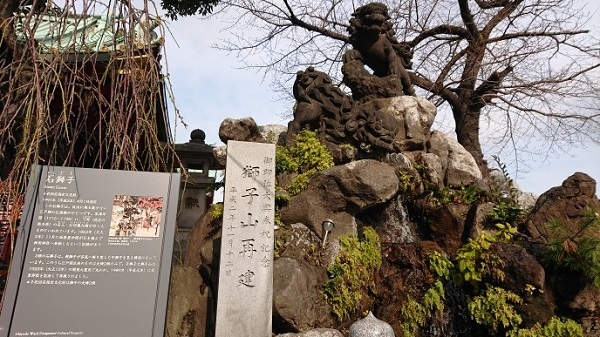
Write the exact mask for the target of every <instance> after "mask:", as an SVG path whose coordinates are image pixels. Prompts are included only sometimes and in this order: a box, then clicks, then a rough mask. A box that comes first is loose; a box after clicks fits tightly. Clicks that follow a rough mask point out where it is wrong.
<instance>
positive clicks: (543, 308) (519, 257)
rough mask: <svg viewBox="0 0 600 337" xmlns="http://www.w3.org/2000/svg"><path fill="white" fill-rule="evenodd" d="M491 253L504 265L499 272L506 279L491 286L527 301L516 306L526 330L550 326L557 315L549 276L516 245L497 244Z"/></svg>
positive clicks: (529, 255) (532, 258)
mask: <svg viewBox="0 0 600 337" xmlns="http://www.w3.org/2000/svg"><path fill="white" fill-rule="evenodd" d="M490 252H492V254H495V255H496V256H498V257H499V258H500V260H501V261H503V262H504V266H502V267H501V268H500V269H501V270H502V271H503V272H504V279H503V280H495V281H492V283H496V284H497V285H498V286H500V287H502V288H504V289H506V290H510V291H512V292H514V293H516V294H518V295H519V296H521V297H522V298H523V300H524V301H523V303H522V304H520V305H516V306H515V307H516V309H517V312H518V313H519V314H520V315H521V318H523V323H522V324H523V327H531V326H533V325H534V324H535V323H536V322H541V323H545V322H547V321H548V320H549V319H550V318H551V317H552V316H553V315H554V310H555V305H554V298H553V297H552V296H551V292H550V291H549V289H546V273H545V271H544V268H543V267H542V265H540V263H539V262H538V261H537V260H536V258H535V257H534V256H533V255H531V254H529V253H528V252H527V251H526V250H525V248H523V247H520V246H517V245H514V244H508V243H494V244H493V245H492V247H491V248H490ZM530 287H533V288H530ZM525 289H531V291H529V292H527V291H525Z"/></svg>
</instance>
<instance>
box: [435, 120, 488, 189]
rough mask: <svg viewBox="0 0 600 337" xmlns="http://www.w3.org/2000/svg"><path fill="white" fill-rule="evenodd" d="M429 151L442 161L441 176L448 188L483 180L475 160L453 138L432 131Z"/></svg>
mask: <svg viewBox="0 0 600 337" xmlns="http://www.w3.org/2000/svg"><path fill="white" fill-rule="evenodd" d="M428 151H429V152H430V153H434V154H436V155H437V156H438V157H439V158H440V160H441V161H442V172H441V174H440V175H441V176H442V177H443V179H444V183H445V185H446V186H448V187H455V188H456V187H460V186H462V185H469V184H472V183H475V182H478V181H479V180H481V179H482V174H481V170H480V169H479V167H478V166H477V162H476V161H475V158H473V156H472V155H471V154H470V153H469V152H468V151H467V150H465V148H464V147H463V146H462V145H460V144H459V143H458V141H456V139H454V138H453V137H450V136H448V135H446V134H444V133H441V132H439V131H432V132H431V135H430V138H429V142H428Z"/></svg>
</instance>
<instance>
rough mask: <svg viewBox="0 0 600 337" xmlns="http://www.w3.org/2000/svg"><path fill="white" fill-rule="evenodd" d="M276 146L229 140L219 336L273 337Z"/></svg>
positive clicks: (217, 326)
mask: <svg viewBox="0 0 600 337" xmlns="http://www.w3.org/2000/svg"><path fill="white" fill-rule="evenodd" d="M274 196H275V145H274V144H265V143H249V142H239V141H232V140H230V141H228V142H227V164H226V169H225V197H224V205H223V228H222V235H221V254H220V256H221V260H220V267H219V286H218V289H217V322H216V331H215V336H216V337H230V336H237V337H270V336H271V330H272V329H271V327H272V317H271V313H272V302H273V243H274V239H273V237H274V232H273V231H274V209H275V202H274V200H275V197H274Z"/></svg>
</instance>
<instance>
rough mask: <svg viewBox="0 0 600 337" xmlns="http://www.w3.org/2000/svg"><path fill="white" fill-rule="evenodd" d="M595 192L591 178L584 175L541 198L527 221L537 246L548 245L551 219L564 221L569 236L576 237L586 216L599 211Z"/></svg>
mask: <svg viewBox="0 0 600 337" xmlns="http://www.w3.org/2000/svg"><path fill="white" fill-rule="evenodd" d="M595 191H596V181H595V180H594V179H593V178H592V177H590V176H589V175H587V174H585V173H581V172H577V173H575V174H573V175H572V176H570V177H568V178H567V179H566V180H565V181H564V182H563V183H562V185H561V186H557V187H553V188H551V189H550V190H548V191H547V192H545V193H543V194H542V195H540V197H539V198H538V200H537V202H536V204H535V206H534V208H533V209H532V210H531V215H530V216H529V217H528V219H527V223H526V228H525V233H526V234H527V235H528V236H530V237H531V238H532V239H533V240H534V241H536V242H540V243H547V242H548V241H549V239H550V233H549V232H548V229H547V228H546V224H547V223H548V221H550V220H551V219H555V220H558V221H561V222H562V223H563V224H564V225H565V228H566V229H567V230H568V231H569V232H571V233H576V232H577V231H578V230H579V229H578V225H579V223H580V222H581V220H582V219H583V218H584V216H585V213H586V212H587V211H588V210H589V209H590V208H595V209H600V201H599V200H598V198H597V197H596V196H595V195H594V194H595Z"/></svg>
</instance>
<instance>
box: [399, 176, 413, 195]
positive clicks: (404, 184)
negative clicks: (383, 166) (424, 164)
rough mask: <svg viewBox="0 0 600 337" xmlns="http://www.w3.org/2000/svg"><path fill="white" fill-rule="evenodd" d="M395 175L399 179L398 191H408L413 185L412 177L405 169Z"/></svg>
mask: <svg viewBox="0 0 600 337" xmlns="http://www.w3.org/2000/svg"><path fill="white" fill-rule="evenodd" d="M397 176H398V180H399V181H400V189H399V191H400V193H408V192H410V191H411V190H412V189H413V186H414V177H413V176H412V175H411V174H410V173H408V172H406V171H400V172H398V174H397Z"/></svg>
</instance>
